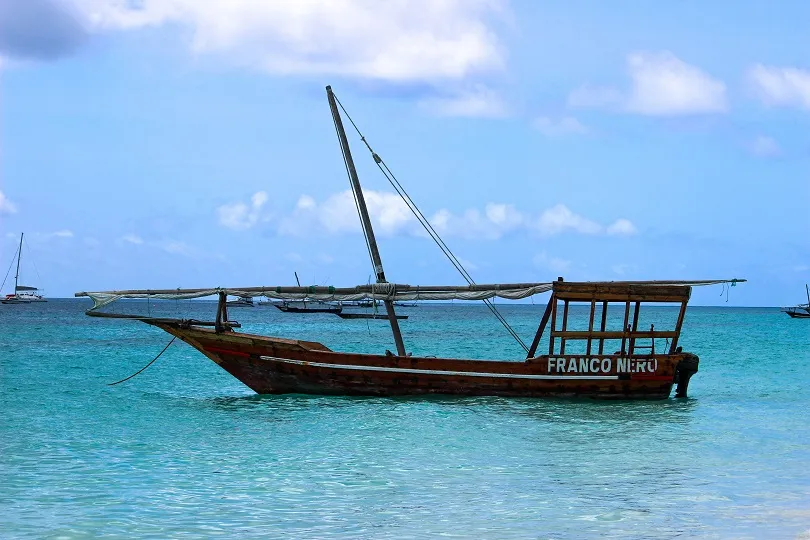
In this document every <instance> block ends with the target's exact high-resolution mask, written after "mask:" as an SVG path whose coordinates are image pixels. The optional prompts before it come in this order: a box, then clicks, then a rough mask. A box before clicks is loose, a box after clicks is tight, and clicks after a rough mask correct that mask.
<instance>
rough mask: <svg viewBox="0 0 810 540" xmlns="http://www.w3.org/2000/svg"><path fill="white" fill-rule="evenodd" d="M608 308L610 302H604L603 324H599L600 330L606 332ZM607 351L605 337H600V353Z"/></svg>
mask: <svg viewBox="0 0 810 540" xmlns="http://www.w3.org/2000/svg"><path fill="white" fill-rule="evenodd" d="M607 309H608V303H607V302H602V324H601V325H599V331H600V332H604V331H605V329H606V328H607ZM604 352H605V338H603V337H602V338H599V354H604Z"/></svg>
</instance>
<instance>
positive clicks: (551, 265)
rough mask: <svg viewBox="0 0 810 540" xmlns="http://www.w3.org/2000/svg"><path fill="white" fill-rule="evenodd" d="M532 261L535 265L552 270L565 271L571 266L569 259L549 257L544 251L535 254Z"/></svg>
mask: <svg viewBox="0 0 810 540" xmlns="http://www.w3.org/2000/svg"><path fill="white" fill-rule="evenodd" d="M533 262H534V265H535V266H536V267H538V268H543V269H547V270H551V271H552V272H565V271H567V270H568V269H569V268H571V261H569V260H567V259H561V258H559V257H551V256H549V255H547V254H546V252H545V251H543V252H541V253H538V254H537V255H535V256H534V259H533Z"/></svg>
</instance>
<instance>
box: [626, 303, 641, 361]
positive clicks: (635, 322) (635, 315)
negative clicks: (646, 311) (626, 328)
mask: <svg viewBox="0 0 810 540" xmlns="http://www.w3.org/2000/svg"><path fill="white" fill-rule="evenodd" d="M640 307H641V302H636V304H635V307H634V308H633V328H632V329H631V331H630V347H629V348H628V350H627V354H628V355H629V356H633V349H634V348H635V345H636V332H637V331H638V312H639V308H640Z"/></svg>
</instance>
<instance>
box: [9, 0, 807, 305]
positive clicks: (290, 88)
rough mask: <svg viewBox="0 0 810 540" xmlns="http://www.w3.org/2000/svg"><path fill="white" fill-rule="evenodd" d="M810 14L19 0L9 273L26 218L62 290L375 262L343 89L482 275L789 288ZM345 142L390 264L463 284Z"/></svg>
mask: <svg viewBox="0 0 810 540" xmlns="http://www.w3.org/2000/svg"><path fill="white" fill-rule="evenodd" d="M808 20H810V5H809V4H806V3H802V2H782V3H780V4H779V9H778V10H777V9H775V8H774V7H773V6H772V4H770V5H769V3H766V2H720V1H718V2H712V3H705V2H696V1H695V2H677V3H675V2H670V3H661V2H659V3H654V4H653V3H650V2H641V1H625V2H613V3H610V6H608V5H607V3H604V2H595V1H591V2H586V1H579V2H578V1H572V2H565V3H551V2H533V1H527V0H523V1H521V0H512V1H507V0H445V1H443V2H433V1H429V0H412V1H410V2H399V1H397V2H393V1H392V2H374V1H371V0H339V1H338V0H336V1H335V2H331V3H324V2H316V1H314V0H311V1H310V0H299V1H298V2H281V1H275V0H266V1H261V2H260V1H252V0H233V1H231V2H225V1H221V2H215V1H213V0H212V1H210V2H197V1H192V0H163V1H157V0H143V1H140V2H116V1H113V0H6V1H4V2H2V3H0V241H1V242H2V244H0V245H1V246H2V250H1V251H0V268H2V272H3V274H5V270H6V269H7V268H8V266H9V263H10V262H11V258H12V256H13V254H14V250H15V249H16V242H17V240H18V238H19V233H20V231H25V232H26V237H27V238H28V239H29V241H28V251H27V252H24V260H23V262H24V264H23V266H24V268H23V270H24V277H25V280H26V281H27V282H28V281H32V280H33V281H38V283H36V285H40V286H43V287H45V289H46V292H47V293H48V294H49V295H51V296H70V295H72V293H73V292H75V291H78V290H104V289H111V288H146V287H196V286H217V285H228V286H241V285H276V284H290V283H292V282H293V281H294V278H293V271H297V272H298V274H299V275H300V276H301V277H302V278H303V281H304V282H305V283H313V284H334V285H354V284H357V283H365V282H366V281H367V280H368V279H369V276H370V273H371V271H370V263H369V262H368V257H367V256H366V252H365V247H364V244H363V240H362V238H361V236H360V232H359V225H358V221H357V217H356V214H355V212H354V208H353V205H352V203H351V199H350V198H348V197H347V195H346V190H347V189H348V181H347V179H346V175H345V171H344V169H343V165H342V163H341V158H340V151H339V147H338V145H337V140H336V138H335V134H334V129H333V127H332V123H331V117H330V114H329V109H328V105H327V102H326V96H325V93H324V86H325V85H326V84H331V85H332V86H333V87H334V89H335V91H336V93H337V94H338V96H339V97H340V99H341V100H342V102H343V103H344V105H345V106H346V107H347V109H348V110H349V112H350V113H351V114H352V116H353V117H354V119H355V120H356V121H357V122H358V124H359V126H360V127H361V129H362V130H363V131H364V134H365V135H366V136H367V138H368V140H369V141H370V143H371V144H372V146H373V147H374V148H375V150H376V151H377V152H378V153H379V154H380V155H381V156H382V157H383V158H384V159H385V160H386V162H387V163H388V165H389V166H390V167H391V168H392V170H393V171H394V172H395V173H396V174H397V176H398V178H399V179H400V181H401V182H402V183H403V184H404V185H405V186H406V188H407V189H408V190H409V193H410V194H411V196H412V197H413V199H414V200H415V201H416V202H417V204H418V205H419V206H420V207H421V209H422V210H423V212H424V213H425V214H426V215H427V216H428V217H430V218H431V220H432V221H433V222H434V224H435V225H436V227H437V229H439V230H440V231H441V232H442V234H443V236H444V238H445V240H446V241H447V243H448V244H449V245H450V246H451V248H452V249H453V250H454V251H455V252H456V254H457V255H459V256H460V257H461V258H462V259H463V260H464V261H465V262H466V263H467V265H468V270H470V272H471V274H472V275H473V276H474V277H475V278H476V280H477V281H478V282H511V281H547V280H551V279H554V278H556V277H557V276H565V278H566V279H567V280H580V279H581V280H618V279H692V278H695V279H712V278H730V277H744V278H747V279H749V280H750V281H749V283H747V284H745V285H743V286H740V287H736V288H735V289H733V292H732V294H731V295H730V296H729V301H728V304H726V301H725V296H723V297H721V296H720V293H721V289H720V288H719V287H717V288H709V289H704V290H696V291H695V293H694V295H693V298H694V302H695V303H697V304H722V305H785V304H792V303H796V302H798V301H802V300H803V292H804V283H805V282H808V281H810V242H808V238H809V237H810V235H809V234H808V233H810V218H808V205H809V204H810V177H809V176H808V174H809V173H808V165H809V164H810V130H809V129H808V127H810V59H808V57H807V51H808V50H809V48H808V45H810V38H808V37H807V32H806V21H808ZM351 143H352V145H353V146H352V148H353V150H354V154H355V160H356V161H357V163H358V169H359V173H360V177H361V182H362V183H363V185H364V188H365V189H366V190H367V193H368V195H367V197H368V199H369V205H370V206H371V212H372V215H373V220H374V221H375V226H376V230H377V233H378V237H379V241H380V245H381V252H382V256H383V261H384V263H385V266H386V273H387V276H388V278H389V279H390V280H391V281H396V282H405V283H422V284H427V283H436V284H439V283H461V282H462V280H461V278H460V276H458V275H456V274H455V271H454V270H453V268H452V267H451V266H450V265H449V263H447V262H446V261H445V260H444V259H443V258H442V256H441V254H440V253H439V252H438V250H437V249H436V248H435V246H433V245H432V243H430V242H429V240H427V239H426V238H425V237H424V236H423V235H420V234H419V231H418V229H417V227H416V225H415V222H414V221H413V219H412V218H410V217H409V215H408V214H407V212H406V211H405V210H404V208H403V206H402V204H401V203H400V202H399V201H398V200H397V199H396V197H395V196H394V195H393V191H392V189H391V188H390V187H389V186H388V185H387V183H386V182H385V180H384V178H383V177H382V176H381V175H380V174H379V172H378V171H377V169H376V167H375V165H374V163H373V161H372V160H371V158H370V157H369V155H368V153H367V152H365V151H364V149H363V148H362V147H361V144H360V141H359V140H358V139H357V137H354V136H353V137H352V138H351ZM29 259H30V264H29ZM34 264H35V265H36V269H35V268H34V266H33V265H34ZM37 273H38V275H37ZM6 290H8V285H6Z"/></svg>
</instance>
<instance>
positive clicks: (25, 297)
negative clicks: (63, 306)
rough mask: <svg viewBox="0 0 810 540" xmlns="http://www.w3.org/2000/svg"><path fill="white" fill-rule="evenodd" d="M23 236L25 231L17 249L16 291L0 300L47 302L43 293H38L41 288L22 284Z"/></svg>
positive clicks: (7, 302) (14, 302) (8, 302)
mask: <svg viewBox="0 0 810 540" xmlns="http://www.w3.org/2000/svg"><path fill="white" fill-rule="evenodd" d="M23 236H25V233H21V234H20V247H19V249H18V250H17V254H16V258H17V273H16V274H14V292H13V293H11V294H7V295H6V296H5V297H4V298H3V299H2V300H0V302H2V303H3V304H30V303H32V302H47V301H48V300H47V299H45V298H44V297H43V296H42V295H41V294H37V293H38V291H39V289H38V288H37V287H30V286H28V285H20V259H22V246H23ZM11 262H12V264H13V263H14V259H12V261H11Z"/></svg>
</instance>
